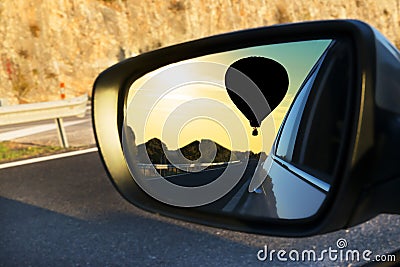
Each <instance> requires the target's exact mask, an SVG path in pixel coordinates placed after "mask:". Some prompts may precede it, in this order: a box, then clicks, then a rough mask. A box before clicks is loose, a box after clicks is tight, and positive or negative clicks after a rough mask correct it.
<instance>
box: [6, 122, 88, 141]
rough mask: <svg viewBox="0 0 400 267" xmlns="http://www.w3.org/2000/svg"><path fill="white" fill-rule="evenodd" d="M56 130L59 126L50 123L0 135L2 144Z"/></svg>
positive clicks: (66, 125)
mask: <svg viewBox="0 0 400 267" xmlns="http://www.w3.org/2000/svg"><path fill="white" fill-rule="evenodd" d="M90 120H91V119H84V120H78V121H69V122H64V127H68V126H72V125H76V124H80V123H85V122H88V121H90ZM54 129H57V125H56V124H55V123H48V124H43V125H38V126H33V127H29V128H24V129H19V130H14V131H9V132H5V133H0V142H2V141H10V140H14V139H17V138H21V137H25V136H29V135H34V134H38V133H42V132H46V131H50V130H54Z"/></svg>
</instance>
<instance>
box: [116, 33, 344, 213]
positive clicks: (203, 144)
mask: <svg viewBox="0 0 400 267" xmlns="http://www.w3.org/2000/svg"><path fill="white" fill-rule="evenodd" d="M334 43H337V42H335V41H332V40H313V41H304V42H293V43H283V44H272V45H264V46H256V47H249V48H245V49H239V50H234V51H228V52H223V53H218V54H212V55H206V56H202V57H198V58H193V59H190V60H185V61H181V62H178V63H174V64H170V65H168V66H165V67H163V68H160V69H157V70H154V71H152V72H150V73H148V74H146V75H144V76H143V77H141V78H140V79H138V80H136V81H135V82H134V83H133V84H132V85H131V88H130V90H129V92H128V96H127V109H126V116H125V118H124V128H123V131H122V133H123V134H122V143H123V149H124V154H125V157H126V160H127V163H128V166H129V169H130V171H131V173H132V176H133V178H134V180H135V181H136V183H137V184H138V185H139V186H140V187H141V188H142V189H143V190H144V191H145V192H146V193H147V194H149V195H150V196H151V197H153V198H155V199H157V200H159V201H161V202H163V203H166V204H169V205H173V206H179V207H198V208H199V209H202V210H204V211H207V212H216V213H226V214H229V215H231V216H254V217H259V218H283V219H301V218H306V217H309V216H312V215H314V214H315V213H316V212H317V211H318V209H319V208H320V206H321V205H322V203H323V201H324V199H325V197H326V194H327V192H328V191H329V183H327V182H324V181H327V180H326V179H325V180H321V181H320V179H319V177H318V176H316V175H315V173H311V174H310V173H309V172H307V170H306V169H303V168H302V166H297V165H293V166H292V165H291V164H290V161H289V162H286V161H285V158H282V157H276V156H275V155H274V153H275V149H276V141H275V139H276V137H277V132H278V130H279V129H280V128H281V124H282V122H283V121H284V118H285V116H286V117H288V116H291V117H295V119H293V120H288V121H287V122H286V123H287V124H293V122H294V121H296V120H298V121H300V120H301V116H302V114H303V110H304V107H305V106H307V105H306V104H305V103H306V102H307V98H308V96H309V95H310V92H311V91H314V90H321V89H320V88H314V87H315V86H314V84H316V82H315V81H316V80H317V79H318V78H316V77H317V76H318V74H319V69H320V68H321V65H323V64H324V63H323V58H324V56H325V54H326V53H325V52H326V51H328V52H329V50H330V49H332V46H333V44H334ZM244 61H246V62H245V63H246V64H247V66H245V67H243V66H241V64H238V62H239V63H240V62H244ZM246 64H242V65H246ZM343 72H345V71H343ZM335 75H338V76H340V74H337V73H335ZM335 78H337V77H334V78H332V79H335ZM294 99H296V101H295V103H296V104H295V105H292V102H293V101H294ZM297 103H298V104H297ZM291 106H292V108H291V110H293V112H292V113H293V115H290V114H289V115H288V116H287V115H286V114H287V113H288V111H289V108H290V107H291ZM307 116H308V115H307ZM297 128H298V127H297ZM297 130H298V129H297ZM294 131H296V129H292V130H291V133H293V132H294ZM287 134H289V133H287ZM282 138H283V137H282ZM289 143H290V142H289ZM288 145H290V144H288ZM278 166H281V168H282V166H284V168H282V169H280V168H279V167H278ZM313 181H314V182H313Z"/></svg>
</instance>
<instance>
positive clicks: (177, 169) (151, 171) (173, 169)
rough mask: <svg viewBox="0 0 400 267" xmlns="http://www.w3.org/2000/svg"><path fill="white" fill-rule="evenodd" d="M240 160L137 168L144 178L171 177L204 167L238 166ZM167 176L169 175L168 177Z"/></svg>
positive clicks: (146, 165) (143, 165) (141, 165)
mask: <svg viewBox="0 0 400 267" xmlns="http://www.w3.org/2000/svg"><path fill="white" fill-rule="evenodd" d="M240 162H241V161H240V160H234V161H230V162H215V163H191V164H175V165H174V164H146V163H138V164H137V166H138V167H139V169H141V170H142V171H143V175H144V176H157V175H158V173H157V171H158V172H160V173H161V174H162V172H164V173H166V172H170V173H171V174H172V175H178V174H179V173H182V172H193V171H199V170H201V169H203V168H204V167H207V169H214V168H222V167H226V166H227V165H228V164H229V163H230V164H238V163H240ZM168 176H169V175H168Z"/></svg>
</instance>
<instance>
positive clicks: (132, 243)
mask: <svg viewBox="0 0 400 267" xmlns="http://www.w3.org/2000/svg"><path fill="white" fill-rule="evenodd" d="M0 226H1V228H0V229H1V230H0V266H246V265H250V266H287V265H291V266H304V265H306V266H321V265H323V266H348V264H349V263H350V262H338V261H336V262H330V261H325V262H323V263H322V262H306V263H305V262H280V261H279V260H277V259H276V258H275V261H274V262H273V263H272V264H271V262H269V261H268V260H267V261H264V262H261V261H258V260H257V252H258V251H259V250H260V249H262V248H263V247H264V246H265V245H267V246H268V250H273V249H274V250H280V249H285V250H288V251H289V250H294V249H295V250H298V251H301V250H304V249H315V250H316V251H321V250H322V249H327V248H328V247H332V248H337V247H336V241H337V240H338V239H339V238H345V239H346V241H347V243H348V248H349V249H358V250H360V251H363V250H367V249H369V250H371V251H372V252H373V253H374V255H378V254H384V253H387V252H390V251H393V250H395V249H399V248H400V242H399V240H400V227H399V226H400V216H393V215H381V216H379V217H377V218H375V219H373V220H371V221H369V222H367V223H364V224H362V225H360V226H357V227H354V228H352V229H349V230H343V231H338V232H334V233H330V234H325V235H321V236H317V237H311V238H298V239H294V238H277V237H268V236H258V235H252V234H244V233H238V232H232V231H227V230H221V229H215V228H210V227H205V226H200V225H195V224H191V223H186V222H181V221H177V220H174V219H169V218H165V217H162V216H159V215H157V214H151V213H148V212H145V211H142V210H140V209H138V208H135V207H134V206H132V205H131V204H129V203H128V202H127V201H125V200H124V199H123V198H122V197H121V196H120V195H119V194H118V193H117V191H116V190H115V189H114V187H113V186H112V184H111V182H110V181H109V179H108V177H107V176H106V173H105V171H104V169H103V167H102V164H101V162H100V160H99V157H98V155H97V153H89V154H84V155H79V156H73V157H68V158H62V159H56V160H51V161H45V162H40V163H35V164H29V165H23V166H18V167H13V168H6V169H0Z"/></svg>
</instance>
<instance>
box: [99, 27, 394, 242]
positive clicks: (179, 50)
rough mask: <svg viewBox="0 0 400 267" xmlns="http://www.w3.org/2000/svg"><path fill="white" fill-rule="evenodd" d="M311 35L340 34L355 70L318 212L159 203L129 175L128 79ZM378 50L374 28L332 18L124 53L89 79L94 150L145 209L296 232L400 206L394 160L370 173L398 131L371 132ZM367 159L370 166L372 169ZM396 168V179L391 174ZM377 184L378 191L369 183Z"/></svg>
mask: <svg viewBox="0 0 400 267" xmlns="http://www.w3.org/2000/svg"><path fill="white" fill-rule="evenodd" d="M318 39H337V40H342V41H343V42H345V43H346V45H347V46H348V47H349V49H350V50H351V51H352V57H353V59H352V61H353V63H354V64H353V66H351V67H352V68H353V74H354V75H353V77H352V78H353V79H352V84H353V90H352V91H351V92H350V93H349V101H350V103H351V105H350V110H349V114H350V115H349V119H348V127H347V131H346V136H347V137H348V138H347V139H346V145H345V148H346V149H345V151H344V153H342V154H341V158H340V159H339V160H340V168H339V170H338V174H339V177H340V178H339V179H336V180H335V181H334V182H333V184H332V185H331V191H330V193H329V195H328V197H327V199H326V201H325V202H324V203H323V205H322V207H321V208H320V209H319V211H318V213H317V214H315V215H314V216H312V217H309V218H306V219H296V220H285V219H273V220H269V219H265V220H260V219H256V218H251V217H241V218H239V217H238V218H230V217H227V216H225V215H223V214H209V213H205V212H203V211H201V209H199V208H180V207H174V206H170V205H167V204H163V203H161V202H159V201H157V200H155V199H153V198H152V197H150V196H149V195H147V194H146V193H145V192H144V191H143V190H142V189H141V188H140V187H139V186H138V185H137V184H136V183H135V181H134V180H133V179H132V176H131V173H130V171H129V169H128V166H127V163H126V161H125V157H124V153H123V148H122V141H121V140H122V128H123V127H122V126H123V123H124V118H125V115H126V110H127V91H128V90H129V87H130V85H131V84H132V83H133V82H134V81H135V80H137V79H138V78H140V77H141V76H143V75H145V74H146V73H148V72H150V71H153V70H156V69H158V68H160V67H163V66H165V65H168V64H171V63H175V62H179V61H182V60H186V59H190V58H194V57H199V56H203V55H207V54H213V53H219V52H224V51H230V50H234V49H240V48H246V47H251V46H257V45H266V44H276V43H284V42H296V41H305V40H318ZM381 49H382V51H383V50H384V49H383V48H381ZM377 53H383V52H379V51H378V50H377V41H376V34H375V33H374V30H373V28H371V27H370V26H369V25H367V24H365V23H363V22H360V21H355V20H336V21H317V22H306V23H297V24H288V25H277V26H271V27H265V28H257V29H251V30H245V31H238V32H233V33H228V34H223V35H218V36H212V37H208V38H204V39H200V40H196V41H191V42H187V43H183V44H178V45H174V46H171V47H166V48H162V49H159V50H156V51H152V52H148V53H145V54H142V55H139V56H137V57H134V58H130V59H127V60H125V61H122V62H120V63H118V64H116V65H114V66H112V67H110V68H109V69H107V70H106V71H104V72H103V73H101V74H100V75H99V77H98V78H97V79H96V81H95V84H94V89H93V100H92V114H93V122H94V132H95V137H96V141H97V144H98V147H99V151H100V155H101V158H102V160H103V163H104V165H105V167H106V169H107V171H108V174H109V177H110V179H111V181H112V183H113V184H114V186H115V187H116V189H117V190H118V191H119V192H120V193H121V195H122V196H123V197H124V198H125V199H126V200H127V201H129V202H131V203H132V204H134V205H136V206H138V207H140V208H142V209H145V210H148V211H151V212H156V213H160V214H162V215H166V216H170V217H174V218H178V219H182V220H187V221H192V222H196V223H201V224H206V225H210V226H215V227H220V228H227V229H231V230H238V231H244V232H251V233H259V234H267V235H277V236H296V237H300V236H309V235H315V234H320V233H326V232H330V231H334V230H338V229H342V228H346V227H350V226H352V225H355V224H357V223H360V222H362V221H365V220H368V219H370V218H372V217H374V216H376V215H377V214H379V213H381V212H393V213H400V207H399V205H398V204H397V205H396V204H393V203H400V197H399V196H400V194H396V192H395V191H396V188H397V189H398V188H400V175H399V168H397V169H396V168H395V166H393V164H392V165H390V164H389V166H387V168H390V169H393V168H395V170H394V171H392V172H391V173H389V174H388V176H386V177H382V179H380V178H378V179H376V176H374V177H375V178H372V177H371V176H370V173H371V172H372V173H374V172H375V174H376V172H377V170H378V169H379V166H381V165H379V166H378V167H376V164H374V162H378V163H379V160H377V159H376V155H378V154H377V153H376V152H377V150H379V151H380V152H381V153H384V152H385V151H386V150H385V149H387V147H388V142H389V141H390V140H389V141H387V139H388V138H389V139H390V138H391V140H393V139H394V142H395V144H394V145H395V147H397V148H399V142H398V139H397V140H396V139H395V138H394V134H395V133H396V131H397V133H398V129H399V128H398V126H397V128H395V126H393V127H391V128H390V129H389V130H388V131H389V134H387V132H384V133H382V134H381V135H380V136H381V139H383V141H382V140H380V141H379V140H377V139H376V138H377V136H376V133H377V131H378V130H379V129H378V128H377V127H378V126H376V124H377V117H376V116H377V114H376V113H377V112H378V113H379V114H381V113H382V112H388V111H383V109H380V108H377V105H376V101H375V94H376V92H375V90H376V84H377V74H376V73H377ZM397 81H398V80H397ZM394 84H396V82H394ZM393 90H395V89H393ZM396 90H399V89H396ZM392 113H393V112H392ZM381 117H382V118H383V117H384V115H378V119H379V120H381ZM398 118H399V114H396V113H393V116H392V117H391V119H392V120H395V119H398ZM388 123H389V122H388ZM385 125H386V124H385ZM382 136H383V137H382ZM385 138H386V139H385ZM385 140H386V141H385ZM377 142H378V143H379V142H380V144H381V146H377ZM385 142H386V143H385ZM382 149H383V150H382ZM395 157H396V156H395ZM397 159H398V156H397ZM398 162H400V161H398ZM379 164H380V163H379ZM382 164H383V163H382ZM366 166H370V167H371V169H369V167H368V168H367V167H366ZM396 175H397V180H396V179H394V178H396ZM374 179H375V180H374ZM379 187H381V189H380V191H376V190H373V189H374V188H379ZM371 203H374V205H372V204H371ZM376 203H379V204H376Z"/></svg>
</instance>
